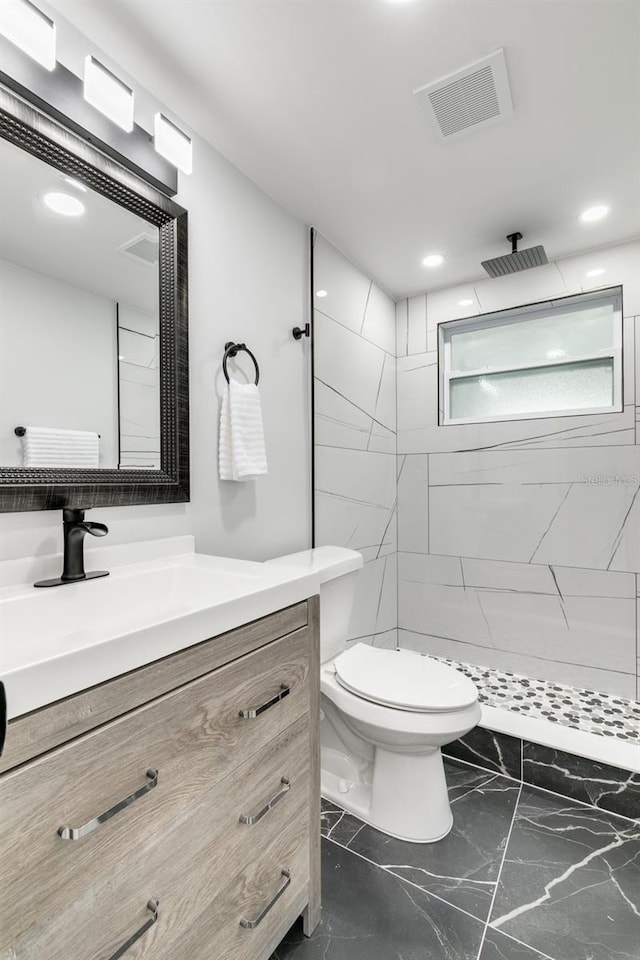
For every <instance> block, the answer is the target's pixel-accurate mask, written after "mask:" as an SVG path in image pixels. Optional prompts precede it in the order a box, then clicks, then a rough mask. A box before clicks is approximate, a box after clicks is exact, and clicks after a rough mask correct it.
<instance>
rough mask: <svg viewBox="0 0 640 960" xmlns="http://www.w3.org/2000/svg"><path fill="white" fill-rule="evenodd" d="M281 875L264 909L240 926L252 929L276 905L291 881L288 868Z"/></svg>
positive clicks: (243, 920) (242, 922)
mask: <svg viewBox="0 0 640 960" xmlns="http://www.w3.org/2000/svg"><path fill="white" fill-rule="evenodd" d="M282 876H283V877H284V878H285V879H284V883H283V884H281V886H280V887H278V890H277V891H276V894H275V896H274V898H273V899H272V900H270V901H269V903H268V904H267V905H266V907H265V908H264V910H263V911H262V913H260V914H259V915H258V916H257V917H256V918H255V920H245V919H244V918H243V919H242V920H241V921H240V926H241V927H244V928H245V930H254V929H255V928H256V927H257V926H259V925H260V924H261V923H262V921H263V920H264V918H265V917H266V915H267V914H268V913H269V911H270V910H271V908H272V907H274V906H275V905H276V903H277V902H278V900H279V899H280V897H281V896H282V894H283V893H284V892H285V890H286V889H287V887H288V886H289V884H290V883H291V874H290V873H289V871H288V870H283V871H282ZM112 960H115V958H112Z"/></svg>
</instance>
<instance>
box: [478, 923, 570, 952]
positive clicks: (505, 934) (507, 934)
mask: <svg viewBox="0 0 640 960" xmlns="http://www.w3.org/2000/svg"><path fill="white" fill-rule="evenodd" d="M488 926H489V925H488V924H487V927H488ZM491 929H492V930H496V928H495V927H492V928H491ZM496 933H499V934H500V935H501V936H503V937H506V938H507V939H508V940H513V942H514V943H519V944H520V945H521V946H522V947H526V948H527V950H531V952H532V953H535V954H536V957H540V958H541V960H555V958H554V957H551V956H549V954H548V953H543V952H542V951H541V950H539V949H538V948H537V947H532V946H531V944H530V943H525V942H524V940H518V938H517V937H513V936H512V935H511V934H510V933H505V932H504V930H496Z"/></svg>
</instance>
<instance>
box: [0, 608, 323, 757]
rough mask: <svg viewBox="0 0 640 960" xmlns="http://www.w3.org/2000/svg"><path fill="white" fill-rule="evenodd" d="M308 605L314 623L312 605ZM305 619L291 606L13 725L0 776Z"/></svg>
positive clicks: (289, 630) (305, 614) (305, 613)
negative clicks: (3, 772) (2, 772)
mask: <svg viewBox="0 0 640 960" xmlns="http://www.w3.org/2000/svg"><path fill="white" fill-rule="evenodd" d="M309 603H310V604H311V606H312V607H313V610H314V617H315V609H316V600H315V599H314V600H312V601H310V602H309ZM308 614H309V604H308V603H307V601H304V602H303V603H297V604H294V606H292V607H286V608H285V609H284V610H279V611H278V612H277V613H273V614H270V615H269V616H268V617H263V618H262V619H260V620H255V621H253V622H252V623H248V624H245V625H244V626H242V627H239V628H237V629H236V630H231V631H229V632H228V633H223V634H221V635H220V636H217V637H214V638H213V639H210V640H204V641H202V643H198V644H196V645H195V646H192V647H187V648H186V649H184V650H180V651H178V652H177V653H174V654H171V655H170V656H168V657H163V658H162V659H161V660H157V661H156V662H155V663H150V664H147V665H146V666H144V667H141V668H140V669H138V670H133V671H131V672H130V673H126V674H124V675H122V676H119V677H116V678H115V679H114V680H109V681H107V682H106V683H101V684H99V685H98V686H96V687H92V688H90V689H89V690H83V691H81V692H79V693H77V694H75V695H73V696H70V697H66V698H65V699H64V700H60V701H58V702H57V703H52V704H50V705H49V706H46V707H43V708H42V709H40V710H35V711H34V712H33V713H28V714H25V715H24V716H21V717H17V718H16V719H15V720H11V721H10V722H9V732H8V735H7V742H6V744H5V749H4V752H3V755H2V757H0V771H4V770H10V769H12V768H13V767H16V766H18V765H20V764H22V763H26V762H27V761H29V760H32V759H35V758H36V757H37V756H39V755H40V754H43V753H45V752H46V751H48V750H52V749H54V748H55V747H58V746H61V745H62V744H63V743H67V742H68V741H69V740H72V739H74V738H76V737H80V736H82V734H84V733H88V732H89V731H90V730H92V729H94V728H95V727H97V726H99V725H100V724H104V723H108V722H109V721H111V720H114V719H115V718H116V717H118V716H120V715H122V714H123V713H125V712H127V711H129V710H134V709H135V708H136V707H141V706H142V705H143V704H145V703H149V702H150V701H152V700H155V699H157V698H158V697H161V696H164V695H165V694H167V693H169V692H170V691H172V690H175V689H176V687H179V686H182V685H183V684H185V683H189V682H190V681H191V680H196V679H197V678H198V677H201V676H204V674H206V673H210V672H211V671H212V670H217V669H218V668H219V667H222V666H224V665H225V664H227V663H229V662H231V661H232V660H236V659H238V657H242V656H245V655H246V654H248V653H252V652H253V651H254V650H257V649H258V648H259V647H262V646H264V645H265V644H267V643H271V642H272V641H273V640H278V639H279V638H280V637H284V636H286V635H287V634H290V633H293V632H294V631H295V630H299V629H301V628H302V627H304V626H307V624H308V622H309V620H308Z"/></svg>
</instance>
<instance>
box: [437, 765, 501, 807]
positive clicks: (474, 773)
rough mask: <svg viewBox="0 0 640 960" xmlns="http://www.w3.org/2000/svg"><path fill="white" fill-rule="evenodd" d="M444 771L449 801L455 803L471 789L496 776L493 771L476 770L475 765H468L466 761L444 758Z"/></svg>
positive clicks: (486, 782) (484, 783)
mask: <svg viewBox="0 0 640 960" xmlns="http://www.w3.org/2000/svg"><path fill="white" fill-rule="evenodd" d="M444 772H445V775H446V778H447V788H448V792H449V803H455V801H456V800H460V799H462V797H465V796H466V795H467V794H468V793H469V792H470V791H471V790H475V789H476V788H477V787H482V786H485V785H486V784H488V783H489V782H490V781H491V780H493V779H494V777H495V776H496V774H495V773H489V771H488V770H478V768H477V767H470V766H469V765H468V764H466V763H458V762H457V761H456V760H447V759H446V758H445V759H444Z"/></svg>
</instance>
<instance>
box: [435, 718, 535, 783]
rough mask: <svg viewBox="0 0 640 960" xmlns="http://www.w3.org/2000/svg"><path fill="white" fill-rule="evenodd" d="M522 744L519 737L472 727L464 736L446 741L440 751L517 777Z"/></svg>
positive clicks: (505, 774) (519, 769) (518, 775)
mask: <svg viewBox="0 0 640 960" xmlns="http://www.w3.org/2000/svg"><path fill="white" fill-rule="evenodd" d="M521 744H522V741H521V740H520V738H519V737H510V736H508V735H507V734H506V733H495V732H494V731H493V730H486V729H485V728H484V727H474V728H473V730H471V731H470V732H469V733H467V734H466V736H464V737H461V738H460V739H459V740H454V741H453V743H448V744H447V745H446V746H445V747H444V748H443V750H442V752H443V754H445V755H446V756H447V757H455V758H456V759H457V760H466V761H467V763H473V764H475V765H476V766H478V767H485V769H487V770H493V771H494V772H495V773H501V774H504V776H507V777H514V779H516V780H520V777H521V772H522V771H521V762H520V761H521Z"/></svg>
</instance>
